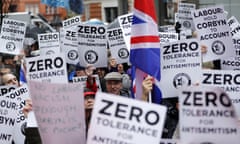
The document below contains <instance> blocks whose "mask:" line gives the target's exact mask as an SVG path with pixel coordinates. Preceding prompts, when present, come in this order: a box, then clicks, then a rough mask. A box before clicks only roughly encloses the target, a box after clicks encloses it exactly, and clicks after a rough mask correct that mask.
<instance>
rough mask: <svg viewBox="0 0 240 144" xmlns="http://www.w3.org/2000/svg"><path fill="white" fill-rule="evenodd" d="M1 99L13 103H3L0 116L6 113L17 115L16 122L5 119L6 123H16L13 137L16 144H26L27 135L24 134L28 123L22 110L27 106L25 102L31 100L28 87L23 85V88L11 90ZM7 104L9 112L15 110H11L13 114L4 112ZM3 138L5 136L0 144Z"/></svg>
mask: <svg viewBox="0 0 240 144" xmlns="http://www.w3.org/2000/svg"><path fill="white" fill-rule="evenodd" d="M10 88H13V87H10ZM0 98H4V99H5V100H6V101H8V100H11V102H7V103H6V102H3V101H1V106H0V107H1V108H0V115H1V114H4V113H5V114H6V115H7V113H8V114H11V113H12V112H13V113H12V114H14V115H15V117H14V121H13V119H7V118H4V120H6V121H5V122H6V123H10V122H14V128H13V129H14V130H13V136H11V137H12V138H13V140H14V142H15V143H16V144H24V141H25V134H24V132H23V129H24V125H26V122H27V121H26V118H25V116H24V114H23V112H22V109H23V107H24V105H25V100H26V99H27V98H29V90H28V87H27V85H23V86H21V87H18V88H15V89H11V90H10V91H9V92H8V93H5V94H4V95H2V96H1V97H0ZM12 101H14V102H12ZM6 104H7V105H8V108H9V110H10V109H12V110H13V111H12V110H10V111H12V112H10V111H6V110H4V105H5V106H7V105H6ZM1 119H2V118H1ZM9 128H10V127H9ZM1 129H3V130H5V129H4V128H3V127H1ZM0 131H1V130H0ZM1 138H4V136H3V135H2V136H0V143H2V142H1ZM5 138H6V137H5ZM8 138H9V137H8Z"/></svg>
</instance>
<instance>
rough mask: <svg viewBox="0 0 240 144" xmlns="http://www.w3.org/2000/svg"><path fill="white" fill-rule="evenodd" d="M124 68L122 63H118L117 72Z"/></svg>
mask: <svg viewBox="0 0 240 144" xmlns="http://www.w3.org/2000/svg"><path fill="white" fill-rule="evenodd" d="M123 71H124V70H123V65H122V64H119V65H118V72H120V73H122V72H123Z"/></svg>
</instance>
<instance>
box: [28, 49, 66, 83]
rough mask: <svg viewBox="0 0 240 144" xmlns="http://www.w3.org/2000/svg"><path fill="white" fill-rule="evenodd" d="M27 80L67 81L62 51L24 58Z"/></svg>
mask: <svg viewBox="0 0 240 144" xmlns="http://www.w3.org/2000/svg"><path fill="white" fill-rule="evenodd" d="M26 68H27V69H26V71H27V76H26V77H27V79H28V80H35V81H36V80H37V81H42V82H51V83H68V79H67V78H68V77H67V66H66V60H65V57H64V55H63V54H62V53H60V54H58V55H47V56H38V57H31V58H26Z"/></svg>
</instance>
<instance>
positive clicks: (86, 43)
mask: <svg viewBox="0 0 240 144" xmlns="http://www.w3.org/2000/svg"><path fill="white" fill-rule="evenodd" d="M78 28H79V29H78V38H79V41H78V44H79V50H78V51H79V58H80V65H81V66H85V67H86V66H87V65H89V64H90V65H94V66H95V67H107V37H106V34H107V28H106V26H105V25H92V24H81V25H79V26H78Z"/></svg>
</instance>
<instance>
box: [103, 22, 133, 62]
mask: <svg viewBox="0 0 240 144" xmlns="http://www.w3.org/2000/svg"><path fill="white" fill-rule="evenodd" d="M107 39H108V43H109V49H110V52H111V56H112V57H114V58H115V59H116V60H117V63H128V62H129V49H128V48H127V47H126V43H125V41H124V38H123V32H122V29H121V28H120V27H118V28H111V29H107Z"/></svg>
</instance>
